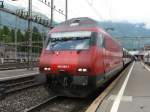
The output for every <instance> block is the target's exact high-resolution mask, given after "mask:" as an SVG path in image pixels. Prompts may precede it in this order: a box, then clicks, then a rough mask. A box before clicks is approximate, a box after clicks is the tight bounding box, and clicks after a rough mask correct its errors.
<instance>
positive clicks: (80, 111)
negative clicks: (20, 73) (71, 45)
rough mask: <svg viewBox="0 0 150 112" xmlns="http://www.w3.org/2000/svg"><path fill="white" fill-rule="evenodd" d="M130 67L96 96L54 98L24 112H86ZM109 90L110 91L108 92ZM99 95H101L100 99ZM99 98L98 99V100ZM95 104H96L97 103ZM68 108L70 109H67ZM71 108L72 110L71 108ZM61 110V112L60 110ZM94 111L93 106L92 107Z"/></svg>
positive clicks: (103, 96) (102, 97)
mask: <svg viewBox="0 0 150 112" xmlns="http://www.w3.org/2000/svg"><path fill="white" fill-rule="evenodd" d="M128 68H129V67H127V68H126V69H125V70H123V71H121V72H120V73H119V76H116V77H117V78H116V77H114V78H113V79H112V80H111V81H110V82H108V83H106V84H105V85H104V86H103V87H101V88H100V89H99V90H98V91H97V92H96V93H95V94H93V96H92V97H90V98H85V99H82V98H68V97H62V96H55V95H54V96H52V97H50V98H49V99H46V100H45V101H43V102H41V103H39V104H37V105H35V106H32V107H30V108H28V109H25V110H24V112H53V111H54V110H55V112H84V111H86V110H87V108H91V107H90V105H91V104H92V102H93V101H95V99H96V101H95V102H99V101H97V99H98V100H99V99H100V101H102V99H104V98H105V96H106V95H107V94H108V93H109V91H110V90H111V89H112V88H113V87H114V86H115V84H116V83H117V81H118V80H119V79H120V77H121V76H122V74H124V72H126V71H127V69H128ZM108 89H109V91H108ZM99 94H101V96H100V97H98V96H99ZM97 97H98V98H97ZM95 102H94V103H95ZM65 104H66V105H65ZM67 106H68V108H66V107H67ZM69 107H70V108H69ZM60 109H61V110H60ZM92 109H93V106H92ZM87 112H95V111H93V110H92V111H91V110H90V111H89V110H88V111H87Z"/></svg>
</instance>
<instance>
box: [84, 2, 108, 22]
mask: <svg viewBox="0 0 150 112" xmlns="http://www.w3.org/2000/svg"><path fill="white" fill-rule="evenodd" d="M85 2H86V3H87V4H88V5H89V6H90V7H91V9H92V10H93V11H94V12H95V14H96V15H97V16H98V17H99V19H100V20H103V21H104V20H105V19H104V18H103V17H102V14H100V12H99V11H98V10H97V9H96V8H95V7H94V6H93V2H94V1H93V0H92V2H91V3H90V2H89V1H88V0H85Z"/></svg>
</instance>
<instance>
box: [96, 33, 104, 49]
mask: <svg viewBox="0 0 150 112" xmlns="http://www.w3.org/2000/svg"><path fill="white" fill-rule="evenodd" d="M103 44H104V43H103V35H102V34H101V33H98V35H97V45H98V47H103Z"/></svg>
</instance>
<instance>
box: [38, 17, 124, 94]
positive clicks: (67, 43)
mask: <svg viewBox="0 0 150 112" xmlns="http://www.w3.org/2000/svg"><path fill="white" fill-rule="evenodd" d="M122 57H123V50H122V47H121V46H120V44H119V43H118V42H116V41H115V40H114V39H112V37H111V36H110V35H109V34H108V33H106V32H105V31H104V30H103V29H101V28H100V26H99V23H98V22H97V21H95V20H93V19H90V18H86V17H85V18H74V19H71V20H68V21H65V22H63V23H60V24H59V25H58V26H56V27H55V28H53V29H52V30H51V31H50V32H49V34H48V38H47V39H46V44H45V47H44V49H43V51H42V54H41V57H40V66H39V69H40V71H41V73H43V74H45V75H46V77H47V81H48V82H49V86H50V88H51V89H52V90H53V91H54V92H55V93H58V94H59V93H61V94H63V95H68V96H79V97H82V96H86V95H88V94H89V93H91V92H93V91H94V90H96V88H98V87H100V86H101V85H103V84H104V83H105V82H106V81H108V80H109V79H110V78H111V77H112V76H114V75H115V74H116V73H117V72H118V71H120V70H121V68H122V67H123V58H122Z"/></svg>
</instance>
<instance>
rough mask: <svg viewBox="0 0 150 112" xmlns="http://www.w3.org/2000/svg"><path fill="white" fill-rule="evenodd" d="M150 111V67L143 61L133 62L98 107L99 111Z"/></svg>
mask: <svg viewBox="0 0 150 112" xmlns="http://www.w3.org/2000/svg"><path fill="white" fill-rule="evenodd" d="M149 111H150V69H149V67H146V66H145V65H144V64H143V63H142V62H133V63H132V65H131V67H130V69H129V70H128V71H127V72H126V73H125V74H124V75H123V77H121V78H120V80H119V82H117V84H116V86H115V87H114V88H113V89H112V90H111V92H110V93H109V94H108V95H107V96H106V97H105V99H104V100H103V101H102V103H101V104H100V105H99V108H98V109H97V112H149Z"/></svg>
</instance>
